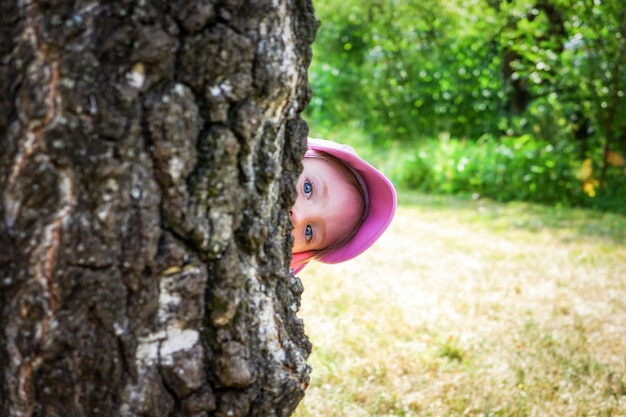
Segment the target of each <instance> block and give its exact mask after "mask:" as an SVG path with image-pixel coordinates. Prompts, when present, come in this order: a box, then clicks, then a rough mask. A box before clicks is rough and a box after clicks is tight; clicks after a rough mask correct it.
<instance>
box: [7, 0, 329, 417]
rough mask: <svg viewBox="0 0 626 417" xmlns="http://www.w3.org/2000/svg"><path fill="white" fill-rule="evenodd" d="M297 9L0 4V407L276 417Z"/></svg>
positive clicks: (295, 299) (294, 340) (226, 1)
mask: <svg viewBox="0 0 626 417" xmlns="http://www.w3.org/2000/svg"><path fill="white" fill-rule="evenodd" d="M316 29H317V21H316V20H315V18H314V14H313V9H312V6H311V3H310V0H274V1H270V0H248V1H242V0H177V1H171V0H170V1H165V0H152V1H149V0H117V1H105V0H97V1H96V0H93V1H69V0H68V1H65V0H64V1H56V0H46V1H44V0H40V1H26V0H2V2H0V58H1V59H0V91H1V92H2V93H1V95H0V192H1V193H2V194H1V195H0V197H1V198H0V326H1V330H0V370H1V374H0V415H2V416H11V417H18V416H20V417H21V416H47V417H48V416H287V415H290V414H291V412H292V411H293V410H294V409H295V407H296V405H297V403H298V402H299V401H300V399H301V398H302V396H303V395H304V389H305V388H306V385H307V382H308V376H309V367H308V365H307V364H306V358H307V356H308V354H309V352H310V344H309V342H308V340H307V338H306V336H305V334H304V331H303V325H302V323H301V321H300V320H299V319H298V318H297V317H296V312H297V309H298V307H299V300H300V293H301V291H302V287H301V283H300V281H299V280H298V279H297V278H295V277H294V276H293V274H292V273H291V272H290V270H289V258H290V256H291V244H292V240H291V235H290V231H291V225H290V222H289V218H288V209H289V207H290V206H291V204H292V202H293V199H294V198H295V187H294V184H295V181H296V179H297V176H298V173H299V170H300V159H301V157H302V155H303V153H304V150H305V146H306V135H307V127H306V124H305V123H304V122H303V121H302V119H301V118H300V112H301V111H302V110H303V109H304V107H305V105H306V104H307V102H308V100H309V96H310V93H309V87H308V82H307V77H306V69H307V67H308V64H309V61H310V58H311V52H310V44H311V43H312V41H313V38H314V35H315V31H316Z"/></svg>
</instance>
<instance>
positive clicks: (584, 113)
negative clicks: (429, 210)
mask: <svg viewBox="0 0 626 417" xmlns="http://www.w3.org/2000/svg"><path fill="white" fill-rule="evenodd" d="M316 11H317V13H318V15H319V16H320V19H321V22H322V26H321V29H320V33H319V36H318V40H317V41H316V42H315V45H314V57H315V59H314V61H313V64H312V66H311V85H312V88H313V93H314V94H313V100H312V101H311V105H310V106H309V107H308V108H307V112H306V117H307V118H308V120H309V121H310V122H311V126H313V129H314V132H313V134H314V135H319V136H325V137H331V138H332V137H336V136H339V137H340V138H341V140H347V141H349V142H351V143H352V144H353V145H354V146H357V147H358V148H359V149H360V150H361V152H362V153H366V154H367V156H370V159H372V158H373V159H374V160H375V159H376V158H377V155H382V157H381V158H380V161H375V162H379V164H380V165H387V166H388V169H387V170H388V172H389V173H390V175H391V176H392V178H393V180H395V181H396V183H397V184H399V185H401V186H407V187H411V188H418V189H421V190H423V191H428V192H446V193H464V194H475V195H483V196H488V197H490V198H495V199H498V200H503V201H507V200H527V201H536V202H542V203H549V204H570V205H583V206H589V207H596V208H601V209H609V210H618V211H624V210H625V209H624V207H626V205H625V204H624V195H625V193H626V176H625V175H626V171H625V168H626V162H625V158H624V155H625V154H626V142H625V141H624V139H625V138H626V136H625V135H624V134H623V132H624V130H625V127H626V116H625V115H626V95H625V91H626V76H625V75H626V73H625V72H626V46H625V45H626V42H624V37H625V36H626V9H625V8H624V5H623V1H622V0H602V1H593V0H472V1H461V0H444V1H431V0H423V1H419V0H406V1H400V0H364V1H356V0H345V1H342V2H333V1H328V0H319V1H317V2H316ZM355 132H356V133H355ZM339 137H336V139H339ZM355 137H356V138H355ZM368 148H370V149H368ZM374 148H375V149H374ZM453 150H455V151H453ZM394 152H397V157H396V156H395V155H393V154H394Z"/></svg>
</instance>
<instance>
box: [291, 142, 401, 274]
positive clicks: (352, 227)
mask: <svg viewBox="0 0 626 417" xmlns="http://www.w3.org/2000/svg"><path fill="white" fill-rule="evenodd" d="M302 165H303V171H302V174H300V177H299V178H298V183H297V185H296V186H297V193H298V194H297V197H296V202H295V204H294V205H293V207H292V208H291V210H290V211H289V216H290V217H291V222H292V223H293V236H294V245H293V253H292V259H291V268H292V269H293V271H294V274H295V273H298V272H300V271H301V270H302V268H304V267H305V266H306V264H307V263H309V261H311V260H313V259H314V260H317V261H320V262H324V263H329V264H334V263H339V262H343V261H347V260H349V259H352V258H354V257H356V256H358V255H360V254H361V253H363V252H364V251H365V250H367V249H368V248H369V247H370V246H372V245H373V244H374V242H375V241H376V240H377V239H378V238H379V237H380V236H381V235H382V234H383V232H384V231H385V229H387V227H388V226H389V223H391V219H392V218H393V215H394V213H395V211H396V191H395V189H394V188H393V185H392V184H391V181H389V180H388V179H387V177H385V176H384V175H383V174H382V173H381V172H380V171H378V170H377V169H376V168H374V167H373V166H372V165H370V164H369V163H367V162H366V161H364V160H363V159H361V158H360V157H359V156H358V155H357V154H356V152H355V151H354V149H352V148H351V147H350V146H348V145H341V144H338V143H335V142H331V141H328V140H323V139H312V138H309V139H308V150H307V152H306V153H305V155H304V159H303V161H302Z"/></svg>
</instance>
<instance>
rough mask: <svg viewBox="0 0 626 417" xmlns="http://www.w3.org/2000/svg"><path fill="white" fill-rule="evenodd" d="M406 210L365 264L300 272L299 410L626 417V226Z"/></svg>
mask: <svg viewBox="0 0 626 417" xmlns="http://www.w3.org/2000/svg"><path fill="white" fill-rule="evenodd" d="M400 203H401V204H400V207H399V209H398V213H397V216H396V218H395V220H394V222H393V224H392V226H391V228H390V230H389V232H388V233H387V234H386V235H385V236H384V237H383V238H381V240H380V241H379V242H377V244H376V245H375V246H374V247H373V248H372V249H371V250H370V251H368V252H367V253H366V254H365V255H363V256H361V257H360V258H359V259H356V260H353V261H351V262H348V263H344V264H340V265H317V264H316V265H311V266H309V267H307V268H306V269H305V270H304V271H303V272H302V273H301V274H300V278H301V279H302V281H303V284H304V288H305V291H304V294H303V299H302V308H301V311H300V313H299V316H300V317H302V318H303V320H304V323H305V326H306V330H307V334H308V335H309V338H310V339H311V342H312V343H313V346H314V347H313V353H312V355H311V357H310V358H309V363H310V364H311V365H312V367H313V371H312V375H311V384H310V386H309V388H308V390H307V394H306V396H305V399H304V400H303V402H302V403H301V404H300V406H299V407H298V409H297V411H296V413H295V416H296V417H312V416H315V417H334V416H350V417H352V416H355V417H358V416H555V417H556V416H558V417H566V416H572V417H574V416H576V417H578V416H626V217H624V216H616V215H610V214H604V215H603V214H601V213H597V212H591V211H585V210H571V209H555V208H547V207H541V206H536V205H530V204H497V203H493V202H489V201H484V200H478V201H471V200H460V199H454V198H450V197H431V196H423V195H417V194H411V193H404V192H403V193H400Z"/></svg>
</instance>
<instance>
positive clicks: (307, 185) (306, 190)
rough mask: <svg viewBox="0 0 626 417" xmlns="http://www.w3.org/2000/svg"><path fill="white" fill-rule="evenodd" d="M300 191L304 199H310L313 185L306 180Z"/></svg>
mask: <svg viewBox="0 0 626 417" xmlns="http://www.w3.org/2000/svg"><path fill="white" fill-rule="evenodd" d="M302 191H304V196H305V197H306V198H309V197H311V194H312V193H313V184H311V183H310V182H309V181H308V180H305V181H304V184H303V185H302Z"/></svg>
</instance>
